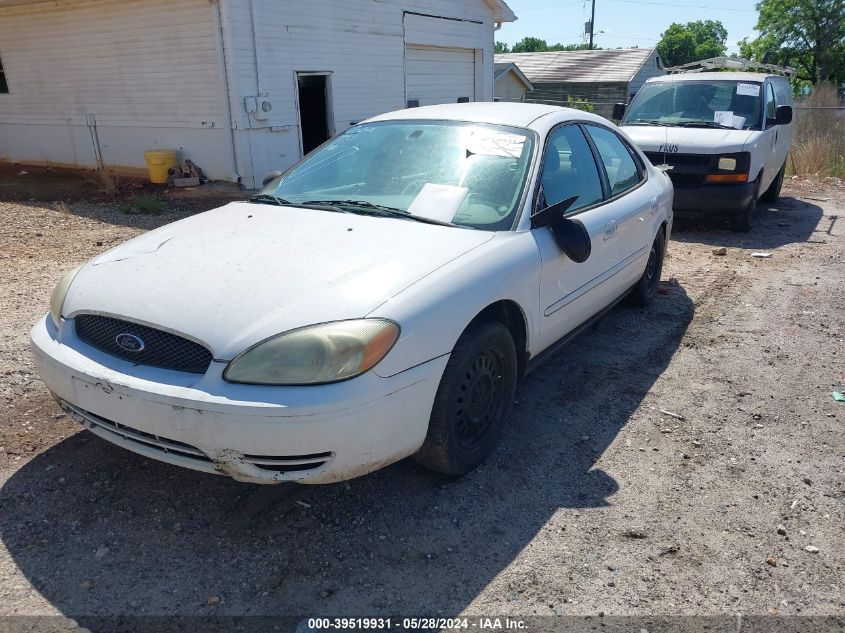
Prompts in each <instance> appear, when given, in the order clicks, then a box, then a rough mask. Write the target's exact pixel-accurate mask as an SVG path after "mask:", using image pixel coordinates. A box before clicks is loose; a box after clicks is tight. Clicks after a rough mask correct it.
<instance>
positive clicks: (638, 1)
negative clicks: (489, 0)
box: [519, 0, 756, 13]
mask: <svg viewBox="0 0 845 633" xmlns="http://www.w3.org/2000/svg"><path fill="white" fill-rule="evenodd" d="M606 1H607V2H624V3H627V4H650V5H654V6H657V7H680V8H682V9H715V10H717V11H737V12H744V13H755V12H756V9H736V8H733V7H714V6H705V5H701V4H677V3H671V2H644V1H642V0H606ZM585 2H586V0H578V2H563V3H558V4H549V5H545V6H542V7H528V8H526V9H520V10H519V13H525V12H526V11H543V10H546V9H560V8H562V7H569V6H572V5H575V4H584V3H585Z"/></svg>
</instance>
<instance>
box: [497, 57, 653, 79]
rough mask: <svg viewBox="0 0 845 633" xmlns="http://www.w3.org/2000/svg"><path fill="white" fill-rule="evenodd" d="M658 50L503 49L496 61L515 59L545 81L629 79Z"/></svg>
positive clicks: (529, 75)
mask: <svg viewBox="0 0 845 633" xmlns="http://www.w3.org/2000/svg"><path fill="white" fill-rule="evenodd" d="M656 54H657V53H656V52H655V51H654V49H653V48H620V49H614V50H583V51H550V52H546V53H503V54H501V55H496V58H495V60H496V63H497V64H498V63H513V64H516V65H517V66H519V69H520V70H521V71H522V72H523V73H524V74H525V76H526V77H527V78H528V80H529V81H531V82H532V83H535V84H542V83H600V82H614V83H619V82H628V81H631V79H633V78H634V75H636V74H637V72H638V71H639V70H640V68H642V66H643V64H645V63H646V62H647V61H649V60H650V59H651V57H652V56H653V55H656Z"/></svg>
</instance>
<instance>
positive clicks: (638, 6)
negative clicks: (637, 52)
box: [496, 0, 757, 53]
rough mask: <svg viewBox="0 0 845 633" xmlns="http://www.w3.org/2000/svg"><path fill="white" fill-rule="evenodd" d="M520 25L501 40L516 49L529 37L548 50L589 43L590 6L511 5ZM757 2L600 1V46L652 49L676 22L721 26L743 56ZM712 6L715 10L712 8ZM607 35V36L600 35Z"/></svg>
mask: <svg viewBox="0 0 845 633" xmlns="http://www.w3.org/2000/svg"><path fill="white" fill-rule="evenodd" d="M506 2H507V3H508V6H510V8H511V9H513V11H514V13H516V16H517V18H518V20H517V21H516V22H514V23H506V24H504V25H503V26H502V28H501V30H500V31H498V32H497V33H496V40H497V41H500V42H505V43H507V44H513V43H514V42H517V41H519V40H521V39H522V38H523V37H526V36H534V37H539V38H540V39H544V40H546V41H547V42H548V43H549V44H556V43H558V42H560V43H561V44H574V43H578V42H581V41H584V40H583V38H582V33H583V31H584V22H586V21H588V20H589V19H590V7H591V2H590V0H579V1H575V0H561V1H560V2H555V1H554V0H506ZM755 4H756V2H755V0H644V1H642V2H641V1H639V0H596V25H595V31H596V33H595V36H594V37H595V39H594V43H595V45H596V46H601V47H602V48H617V47H619V46H622V47H630V46H639V47H640V48H651V47H653V46H655V45H656V44H657V41H658V40H659V39H660V34H661V33H662V32H663V31H664V30H665V29H666V27H668V26H669V25H670V24H671V23H672V22H680V23H681V24H684V23H686V22H693V21H695V20H720V21H721V22H722V24H724V25H725V28H726V29H727V30H728V41H727V45H728V53H738V52H739V47H738V46H737V42H739V41H740V40H741V39H742V38H744V37H750V38H753V37H755V36H756V33H755V32H754V25H755V24H756V22H757V11H756V9H755V8H754V5H755ZM711 5H712V6H711ZM600 31H604V33H600Z"/></svg>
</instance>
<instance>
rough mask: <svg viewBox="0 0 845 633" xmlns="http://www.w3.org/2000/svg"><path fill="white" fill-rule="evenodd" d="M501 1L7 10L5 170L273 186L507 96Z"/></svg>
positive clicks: (506, 12)
mask: <svg viewBox="0 0 845 633" xmlns="http://www.w3.org/2000/svg"><path fill="white" fill-rule="evenodd" d="M514 19H515V17H514V15H513V13H512V12H511V10H510V9H509V8H508V6H507V5H506V4H505V3H504V2H503V0H460V1H454V0H308V1H307V2H306V1H302V0H50V1H49V2H48V1H46V0H0V76H2V77H4V78H5V83H4V82H2V81H0V160H5V161H16V162H28V163H48V164H56V165H66V166H77V167H95V166H97V165H98V164H104V165H106V166H110V167H115V168H119V169H124V170H133V169H138V170H140V169H144V159H143V152H144V150H146V149H179V150H181V152H182V155H183V156H184V157H185V158H190V159H191V160H192V161H194V162H195V163H196V164H197V165H199V166H200V167H201V168H202V169H203V170H204V171H205V173H206V174H207V175H208V176H209V177H210V178H213V179H228V180H238V179H240V180H241V182H243V184H244V185H246V186H247V187H255V186H258V185H260V183H261V180H262V179H263V177H264V175H265V174H266V173H268V172H270V171H272V170H275V169H284V168H286V167H288V166H289V165H291V164H292V163H293V162H295V161H296V160H298V159H299V158H300V157H301V156H302V155H303V153H307V151H309V150H310V149H312V148H313V147H315V146H316V145H317V144H319V143H320V142H322V141H323V140H325V139H326V138H328V137H329V136H331V135H332V134H335V133H337V132H340V131H342V130H344V129H346V128H347V127H348V126H349V125H351V124H353V123H355V122H357V121H361V120H362V119H365V118H367V117H369V116H372V115H374V114H378V113H381V112H385V111H388V110H395V109H399V108H403V107H407V106H408V105H416V104H418V105H427V104H432V103H441V102H455V101H457V100H464V99H466V100H470V101H481V100H485V101H489V100H492V98H493V31H494V29H495V27H496V25H497V24H500V23H502V22H508V21H512V20H514Z"/></svg>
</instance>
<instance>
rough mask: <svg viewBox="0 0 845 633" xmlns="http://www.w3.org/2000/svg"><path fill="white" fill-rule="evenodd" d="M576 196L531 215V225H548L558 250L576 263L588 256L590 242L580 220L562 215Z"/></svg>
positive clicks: (533, 226) (535, 226)
mask: <svg viewBox="0 0 845 633" xmlns="http://www.w3.org/2000/svg"><path fill="white" fill-rule="evenodd" d="M577 198H578V196H572V197H571V198H567V199H566V200H563V201H561V202H558V203H557V204H553V205H552V206H550V207H546V208H545V209H543V210H542V211H540V212H539V213H535V214H534V215H532V216H531V227H532V228H540V227H544V226H548V227H549V228H550V229H551V230H552V235H554V238H555V242H556V243H557V245H558V247H559V248H560V250H562V251H563V252H564V253H565V254H566V256H567V257H568V258H569V259H571V260H572V261H573V262H575V263H576V264H582V263H584V262H585V261H587V259H589V257H590V253H591V252H592V248H593V245H592V242H591V241H590V234H589V233H588V232H587V227H585V226H584V223H583V222H581V220H577V219H574V218H566V217H563V214H564V213H565V212H566V210H567V209H568V208H569V207H571V206H572V204H573V203H574V202H575V200H576V199H577Z"/></svg>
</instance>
